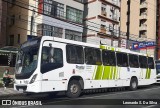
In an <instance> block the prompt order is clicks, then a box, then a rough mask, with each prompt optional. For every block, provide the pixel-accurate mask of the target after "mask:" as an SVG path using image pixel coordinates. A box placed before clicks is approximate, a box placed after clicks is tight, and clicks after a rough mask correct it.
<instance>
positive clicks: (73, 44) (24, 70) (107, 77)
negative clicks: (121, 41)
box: [14, 36, 156, 98]
mask: <svg viewBox="0 0 160 108" xmlns="http://www.w3.org/2000/svg"><path fill="white" fill-rule="evenodd" d="M15 78H16V79H15V84H14V89H15V90H24V91H25V92H33V93H40V92H59V91H65V92H66V95H67V96H68V97H71V98H75V97H78V96H79V95H80V94H81V92H82V90H86V89H98V88H110V87H129V88H130V90H136V89H137V87H138V86H141V85H150V84H153V83H155V82H156V70H155V63H154V60H153V57H149V56H147V55H145V54H140V53H137V52H132V51H130V50H127V49H121V48H114V47H110V46H106V45H92V44H88V43H83V42H77V41H72V40H66V39H61V38H55V37H54V38H53V37H50V36H43V37H40V38H37V39H33V40H31V41H27V42H25V43H24V44H22V46H21V48H20V51H19V53H18V57H17V63H16V75H15Z"/></svg>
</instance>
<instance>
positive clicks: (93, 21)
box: [84, 0, 121, 47]
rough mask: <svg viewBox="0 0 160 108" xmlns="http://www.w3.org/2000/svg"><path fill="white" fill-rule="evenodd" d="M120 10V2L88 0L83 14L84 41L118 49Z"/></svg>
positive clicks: (113, 0) (116, 0)
mask: <svg viewBox="0 0 160 108" xmlns="http://www.w3.org/2000/svg"><path fill="white" fill-rule="evenodd" d="M120 9H121V8H120V0H88V1H87V3H85V13H84V15H85V28H84V40H85V41H86V42H87V43H93V44H100V42H101V43H103V44H107V45H110V46H116V47H118V44H119V30H120Z"/></svg>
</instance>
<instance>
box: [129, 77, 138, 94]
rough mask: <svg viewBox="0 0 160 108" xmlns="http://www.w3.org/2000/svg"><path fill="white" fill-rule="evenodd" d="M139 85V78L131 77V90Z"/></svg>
mask: <svg viewBox="0 0 160 108" xmlns="http://www.w3.org/2000/svg"><path fill="white" fill-rule="evenodd" d="M137 86H138V81H137V79H136V78H132V79H131V82H130V87H129V88H130V90H131V91H134V90H136V89H137Z"/></svg>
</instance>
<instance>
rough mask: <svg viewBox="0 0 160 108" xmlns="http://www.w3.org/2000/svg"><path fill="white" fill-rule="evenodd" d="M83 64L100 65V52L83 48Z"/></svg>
mask: <svg viewBox="0 0 160 108" xmlns="http://www.w3.org/2000/svg"><path fill="white" fill-rule="evenodd" d="M84 50H85V63H86V64H89V65H101V64H102V61H101V51H100V50H99V49H95V48H85V49H84Z"/></svg>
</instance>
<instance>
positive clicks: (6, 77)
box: [3, 69, 11, 89]
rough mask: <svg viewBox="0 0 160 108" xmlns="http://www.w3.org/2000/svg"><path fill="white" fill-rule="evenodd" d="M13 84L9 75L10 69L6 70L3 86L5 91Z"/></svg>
mask: <svg viewBox="0 0 160 108" xmlns="http://www.w3.org/2000/svg"><path fill="white" fill-rule="evenodd" d="M10 82H11V78H10V75H9V69H6V70H5V72H4V73H3V86H4V89H6V87H8V86H9V83H10Z"/></svg>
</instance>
